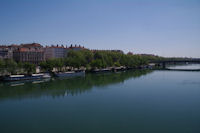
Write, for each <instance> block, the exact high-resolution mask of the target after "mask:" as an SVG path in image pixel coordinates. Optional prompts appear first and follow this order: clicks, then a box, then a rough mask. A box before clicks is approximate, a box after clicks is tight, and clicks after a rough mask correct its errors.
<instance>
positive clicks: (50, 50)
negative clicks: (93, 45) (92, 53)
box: [45, 45, 85, 60]
mask: <svg viewBox="0 0 200 133" xmlns="http://www.w3.org/2000/svg"><path fill="white" fill-rule="evenodd" d="M82 49H85V48H84V47H81V46H80V45H79V46H76V45H75V46H73V45H71V46H70V47H67V46H66V47H64V46H63V45H61V46H58V45H57V46H54V45H52V46H47V47H46V48H45V59H46V60H48V59H52V58H64V57H67V53H68V52H69V51H70V50H73V51H79V50H82Z"/></svg>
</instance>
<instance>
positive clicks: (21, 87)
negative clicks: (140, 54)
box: [0, 70, 152, 100]
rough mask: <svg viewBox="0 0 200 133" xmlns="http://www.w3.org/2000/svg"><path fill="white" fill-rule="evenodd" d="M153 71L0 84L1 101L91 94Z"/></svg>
mask: <svg viewBox="0 0 200 133" xmlns="http://www.w3.org/2000/svg"><path fill="white" fill-rule="evenodd" d="M151 72H152V71H151V70H137V71H136V70H132V71H126V72H119V73H104V74H86V76H84V77H76V78H67V79H55V80H50V81H46V82H39V81H38V82H35V83H37V84H35V83H19V84H18V86H13V84H5V83H3V84H0V100H6V99H23V98H38V97H42V96H51V97H63V96H66V95H72V96H74V95H78V94H81V93H86V92H89V91H91V90H92V89H93V87H97V88H102V87H104V86H108V85H113V84H118V83H123V82H124V81H125V80H128V79H130V78H138V77H140V76H142V75H146V74H149V73H151Z"/></svg>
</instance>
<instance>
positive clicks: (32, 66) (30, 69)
mask: <svg viewBox="0 0 200 133" xmlns="http://www.w3.org/2000/svg"><path fill="white" fill-rule="evenodd" d="M23 68H24V71H25V72H26V73H27V74H33V73H35V69H36V66H35V64H31V63H24V65H23Z"/></svg>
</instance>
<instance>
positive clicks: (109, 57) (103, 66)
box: [0, 50, 184, 76]
mask: <svg viewBox="0 0 200 133" xmlns="http://www.w3.org/2000/svg"><path fill="white" fill-rule="evenodd" d="M167 59H169V58H164V57H160V56H154V55H148V54H142V55H135V54H132V53H128V54H124V53H123V52H116V51H90V50H80V51H73V50H71V51H69V52H68V54H67V56H66V57H65V58H54V59H49V60H46V61H43V62H41V63H40V64H38V65H35V64H31V63H28V62H25V63H23V62H15V61H14V60H12V59H4V60H2V59H0V75H1V76H6V75H14V74H25V75H31V74H33V73H36V68H39V69H40V72H49V73H54V72H67V71H78V70H84V71H86V72H94V71H98V70H113V69H115V70H116V69H123V68H125V69H139V68H145V67H147V66H148V65H149V63H150V61H162V60H167ZM170 59H175V58H170ZM179 59H180V58H179ZM182 59H184V58H182Z"/></svg>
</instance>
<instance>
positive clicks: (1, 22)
mask: <svg viewBox="0 0 200 133" xmlns="http://www.w3.org/2000/svg"><path fill="white" fill-rule="evenodd" d="M31 42H38V43H41V44H43V45H51V44H68V45H69V44H71V43H73V44H82V45H84V46H85V47H88V48H91V49H121V50H123V51H125V52H128V51H132V52H134V53H153V54H157V55H161V56H188V57H200V0H0V44H12V43H16V44H20V43H31Z"/></svg>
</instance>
